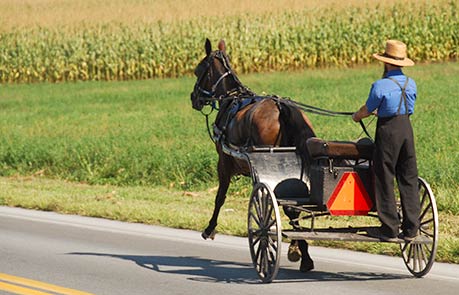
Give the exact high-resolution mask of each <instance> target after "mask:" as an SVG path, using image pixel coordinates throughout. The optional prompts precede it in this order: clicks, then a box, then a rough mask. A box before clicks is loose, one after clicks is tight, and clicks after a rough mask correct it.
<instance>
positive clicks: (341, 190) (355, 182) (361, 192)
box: [327, 172, 373, 216]
mask: <svg viewBox="0 0 459 295" xmlns="http://www.w3.org/2000/svg"><path fill="white" fill-rule="evenodd" d="M372 207H373V202H372V201H371V199H370V196H369V195H368V192H367V191H366V190H365V187H364V185H363V183H362V180H361V179H360V177H359V175H358V174H357V173H356V172H344V174H343V176H342V177H341V179H340V180H339V182H338V184H337V185H336V187H335V190H334V191H333V193H332V194H331V196H330V199H329V200H328V202H327V208H328V211H330V214H331V215H347V216H353V215H367V214H368V212H369V211H370V210H371V208H372Z"/></svg>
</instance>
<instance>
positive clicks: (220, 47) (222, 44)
mask: <svg viewBox="0 0 459 295" xmlns="http://www.w3.org/2000/svg"><path fill="white" fill-rule="evenodd" d="M218 50H220V51H223V52H225V51H226V44H225V40H223V39H221V40H220V42H218Z"/></svg>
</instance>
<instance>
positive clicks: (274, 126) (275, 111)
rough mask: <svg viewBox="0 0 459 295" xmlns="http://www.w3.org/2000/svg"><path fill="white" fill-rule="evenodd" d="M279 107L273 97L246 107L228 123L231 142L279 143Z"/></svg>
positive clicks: (249, 143)
mask: <svg viewBox="0 0 459 295" xmlns="http://www.w3.org/2000/svg"><path fill="white" fill-rule="evenodd" d="M279 113H280V112H279V108H278V105H277V103H276V102H275V101H274V100H273V99H271V98H265V99H261V100H258V101H255V102H254V103H252V104H250V105H248V106H246V107H244V108H243V109H241V110H240V111H239V112H237V113H236V115H235V116H234V118H233V119H232V120H231V121H230V123H229V124H228V129H227V132H228V139H229V141H230V143H231V144H234V145H237V146H242V145H255V146H264V145H269V146H274V145H277V144H278V141H279V132H280V123H279Z"/></svg>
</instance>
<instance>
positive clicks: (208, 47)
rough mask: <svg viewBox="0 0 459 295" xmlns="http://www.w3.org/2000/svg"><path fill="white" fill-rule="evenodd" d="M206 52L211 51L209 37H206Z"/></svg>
mask: <svg viewBox="0 0 459 295" xmlns="http://www.w3.org/2000/svg"><path fill="white" fill-rule="evenodd" d="M205 48H206V54H207V55H209V54H210V53H211V52H212V44H210V40H209V38H206V45H205Z"/></svg>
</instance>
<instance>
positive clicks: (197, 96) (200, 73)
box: [191, 51, 239, 111]
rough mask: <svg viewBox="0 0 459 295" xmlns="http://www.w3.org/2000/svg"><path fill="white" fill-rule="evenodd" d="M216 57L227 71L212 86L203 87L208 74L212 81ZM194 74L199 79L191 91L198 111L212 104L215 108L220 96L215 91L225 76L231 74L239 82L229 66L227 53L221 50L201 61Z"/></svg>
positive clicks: (192, 100)
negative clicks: (217, 96) (213, 63)
mask: <svg viewBox="0 0 459 295" xmlns="http://www.w3.org/2000/svg"><path fill="white" fill-rule="evenodd" d="M214 58H217V59H218V60H220V62H221V63H222V64H223V66H224V67H225V69H226V72H225V73H223V74H222V75H221V76H220V77H219V78H218V79H217V81H216V82H215V83H214V84H213V85H212V86H211V87H210V89H205V88H203V87H204V86H201V84H202V82H203V80H204V78H205V77H206V75H207V77H208V80H209V81H210V79H211V76H212V60H213V59H214ZM194 74H195V75H196V76H197V77H198V80H197V81H196V84H195V85H194V89H193V92H192V93H191V102H192V105H193V108H194V109H196V110H198V111H200V110H202V109H203V108H204V106H206V105H212V107H213V108H215V105H214V104H215V101H216V100H218V98H216V97H215V92H216V90H217V87H218V85H219V84H220V83H221V82H222V81H223V79H224V78H226V77H228V76H230V75H231V76H232V77H233V78H234V79H235V80H236V81H237V82H239V81H238V80H237V78H236V77H235V75H234V74H233V72H232V70H231V68H230V66H229V62H228V60H227V57H226V55H225V54H223V53H222V52H221V51H214V52H211V53H210V54H209V55H208V56H207V57H206V58H204V59H203V60H202V61H201V62H200V63H199V65H198V66H197V67H196V69H195V71H194Z"/></svg>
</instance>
